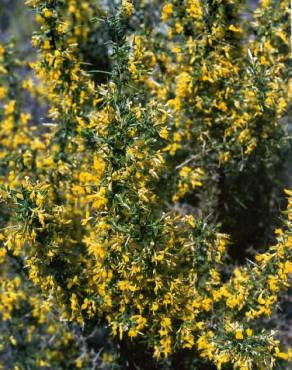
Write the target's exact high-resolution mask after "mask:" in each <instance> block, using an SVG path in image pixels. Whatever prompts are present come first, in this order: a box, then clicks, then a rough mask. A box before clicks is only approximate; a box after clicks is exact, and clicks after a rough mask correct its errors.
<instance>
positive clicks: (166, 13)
mask: <svg viewBox="0 0 292 370" xmlns="http://www.w3.org/2000/svg"><path fill="white" fill-rule="evenodd" d="M172 13H173V5H172V4H171V3H167V4H165V5H164V7H163V8H162V14H161V19H162V20H163V21H164V22H166V21H167V20H168V19H169V18H170V16H171V15H172Z"/></svg>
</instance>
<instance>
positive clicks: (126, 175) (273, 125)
mask: <svg viewBox="0 0 292 370" xmlns="http://www.w3.org/2000/svg"><path fill="white" fill-rule="evenodd" d="M141 3H142V4H137V6H136V4H135V8H134V6H133V3H132V2H131V1H124V0H123V1H121V2H120V6H119V8H118V10H116V11H112V9H107V7H106V6H105V5H104V4H103V3H102V2H101V3H100V4H99V3H95V1H94V2H89V1H81V0H69V1H67V2H63V1H61V2H58V1H53V0H47V1H44V0H29V1H27V4H28V5H30V6H31V7H32V8H33V9H34V10H35V12H36V14H37V21H38V22H39V24H40V25H41V27H40V30H39V31H38V32H37V33H36V34H35V35H34V36H33V45H34V46H35V47H36V48H38V50H39V55H38V59H37V60H36V61H35V62H34V63H33V65H32V67H33V70H34V73H35V74H36V76H37V78H38V79H39V81H40V82H39V85H38V86H35V83H33V82H32V80H29V79H26V80H25V81H12V80H11V78H10V76H11V75H13V76H14V73H12V72H11V70H10V69H9V68H12V67H13V65H12V64H10V63H9V56H10V57H11V53H8V52H6V48H5V47H2V46H1V47H0V73H1V76H0V83H1V85H0V99H1V106H0V138H1V148H0V159H1V171H0V181H1V190H0V195H1V200H2V202H3V206H4V207H3V208H5V209H4V211H3V214H1V223H2V228H3V230H2V231H1V234H0V243H1V245H0V264H1V266H2V265H3V266H6V267H5V268H4V269H3V279H2V281H1V284H0V298H1V299H0V302H1V303H0V315H1V318H2V319H3V321H5V322H6V321H7V322H12V323H13V320H16V318H17V319H18V320H19V316H18V315H19V312H21V314H22V315H23V313H25V315H26V316H25V320H28V321H27V322H25V323H24V324H23V326H21V324H20V323H19V322H18V324H17V325H18V326H17V327H18V331H17V335H16V334H15V333H14V332H9V331H7V334H5V335H6V338H4V340H3V339H2V337H1V336H0V340H1V341H0V346H1V343H2V341H3V342H5V339H6V342H7V338H8V339H9V341H8V342H9V344H8V345H9V346H10V347H11V348H12V347H17V344H18V341H19V340H21V339H20V338H21V333H20V332H21V330H24V331H25V338H26V339H25V340H26V341H27V342H28V343H30V344H29V346H30V345H31V346H33V345H35V343H36V342H38V341H40V343H41V348H42V350H41V351H40V354H39V355H37V356H36V357H35V358H34V362H33V364H34V365H33V366H35V368H41V367H49V368H66V369H67V368H68V369H72V368H73V369H74V368H90V366H91V368H97V367H98V366H100V368H109V369H110V368H113V367H111V366H112V361H114V359H115V355H114V354H113V353H110V354H108V353H107V352H104V353H103V355H102V356H99V353H98V352H97V351H96V352H95V350H96V347H94V345H92V344H90V342H91V340H90V338H91V339H92V338H93V337H94V334H92V333H94V330H97V329H96V327H97V326H99V327H107V328H109V329H110V332H111V337H114V341H113V342H114V343H118V344H119V345H118V347H119V348H120V361H122V359H121V357H122V353H123V348H130V349H133V348H141V346H142V347H143V348H144V350H145V352H146V351H148V350H150V351H151V357H154V358H155V360H153V359H151V361H154V363H157V361H161V363H164V364H169V363H171V361H172V360H173V358H174V357H175V355H176V353H178V354H181V353H184V351H187V350H190V352H191V355H192V357H196V358H192V361H193V362H191V363H192V365H190V368H196V367H195V366H196V363H195V362H194V361H197V364H200V361H201V363H205V362H207V364H210V367H211V366H212V365H211V364H213V365H215V366H216V367H217V368H218V369H222V368H224V366H231V367H232V368H234V369H240V370H253V369H257V368H269V369H272V368H273V366H274V365H275V363H276V361H278V360H279V359H280V360H287V359H289V356H290V355H289V354H287V353H286V352H283V351H284V350H283V349H282V347H281V345H280V343H279V341H278V340H276V339H275V336H274V333H273V332H271V331H270V330H269V329H267V328H265V326H264V324H263V323H262V321H260V320H261V318H262V316H267V317H270V316H271V315H272V313H273V311H274V310H275V308H276V305H277V303H278V302H279V299H280V294H281V292H283V291H284V290H286V289H287V288H288V287H289V277H288V276H289V273H291V272H292V271H291V270H292V269H291V266H292V262H291V246H292V240H291V234H290V232H291V222H292V214H291V211H292V192H291V191H289V190H286V195H287V196H288V198H289V200H288V202H289V203H288V210H287V212H286V215H287V217H286V219H285V221H284V225H283V227H282V228H281V229H277V230H276V239H277V244H276V245H275V246H273V247H270V248H269V249H268V250H267V252H266V253H261V254H258V255H256V256H255V258H254V261H253V262H249V263H245V264H243V266H240V267H236V268H234V267H233V266H230V265H227V262H226V260H225V256H226V254H227V250H228V245H229V243H230V240H231V242H232V241H233V239H232V238H233V235H232V234H231V235H230V236H229V235H227V234H226V233H225V230H224V228H222V230H220V227H219V226H214V223H215V221H214V220H216V217H218V220H216V222H217V221H219V222H221V218H220V217H221V215H222V213H220V212H221V209H219V208H224V206H225V205H224V203H223V202H221V204H219V205H218V203H219V201H218V203H216V206H217V208H216V207H215V206H214V204H212V206H213V208H211V206H210V205H209V203H211V201H212V197H213V196H218V197H220V196H221V195H222V189H221V193H220V189H219V188H215V190H214V187H215V185H214V184H216V185H217V184H218V183H223V184H224V181H225V182H226V183H227V184H229V183H231V185H230V188H231V189H233V188H234V187H236V185H237V183H236V182H235V180H234V179H235V178H236V175H237V174H238V173H240V172H241V171H243V169H246V168H248V166H249V165H253V163H254V164H255V166H256V164H257V163H258V162H260V163H262V162H261V156H262V154H263V153H267V152H269V151H271V152H273V150H274V151H276V149H275V148H274V147H273V146H272V144H271V142H273V143H274V142H275V141H276V139H277V138H278V137H279V136H277V135H280V132H281V128H280V127H279V126H280V125H279V122H280V119H281V117H282V116H283V113H284V111H285V108H286V104H287V102H286V100H287V97H286V96H285V93H284V92H283V91H284V87H285V86H284V82H283V81H284V79H283V77H284V76H285V73H286V72H285V63H286V59H285V50H286V49H285V48H286V46H287V45H286V38H285V37H284V36H283V32H284V28H285V27H286V26H285V24H284V22H282V15H281V12H282V10H283V9H284V11H286V7H285V5H282V4H281V6H280V8H281V9H279V8H277V7H276V6H275V7H276V9H277V11H275V13H274V15H273V17H274V22H275V24H277V27H278V28H277V33H276V34H275V33H274V34H273V35H270V36H269V37H267V34H266V33H267V29H266V27H267V26H266V24H265V19H266V17H267V13H269V12H270V11H271V8H270V2H262V7H260V8H259V9H257V11H256V12H255V13H254V14H253V17H254V18H253V21H254V24H255V25H254V27H258V37H257V38H255V39H251V40H250V41H248V44H247V45H246V42H245V40H244V37H243V34H244V32H247V28H245V25H244V24H243V23H242V22H243V21H241V20H240V19H241V18H240V17H239V14H240V11H241V2H238V4H237V2H236V4H235V2H234V1H231V0H230V1H227V2H226V4H225V3H224V2H222V1H219V0H214V1H213V2H209V3H208V5H206V8H205V7H203V4H202V1H194V0H192V1H191V0H189V1H184V2H177V1H169V2H167V3H166V4H165V5H164V6H163V7H162V13H161V14H160V15H159V17H158V25H157V24H156V22H152V20H148V21H147V22H146V21H145V22H144V21H142V20H141V19H142V18H143V17H142V16H141V14H143V12H147V4H146V3H148V2H145V4H144V2H141ZM211 3H212V4H213V5H212V4H211ZM271 3H272V1H271ZM283 3H284V2H283ZM150 4H151V2H150ZM153 4H157V3H156V1H153ZM148 5H149V4H148ZM231 5H232V9H231V8H230V7H231ZM229 12H231V13H232V14H229ZM130 16H132V17H130ZM236 20H237V22H236ZM139 22H141V24H140V23H139ZM165 22H167V23H165ZM281 22H282V23H281ZM135 27H136V28H137V30H136V29H135ZM167 27H168V31H167V32H166V29H167ZM133 29H135V31H133ZM284 34H285V33H284ZM93 35H95V36H98V37H100V38H101V41H102V40H104V38H107V40H106V41H107V42H105V44H106V45H107V47H108V49H107V50H106V53H105V54H106V57H107V58H108V60H110V62H109V64H108V65H107V67H106V68H107V69H104V70H100V69H99V67H98V66H99V65H103V64H102V62H103V60H102V57H99V58H96V60H95V57H96V55H97V54H96V50H90V49H91V46H92V45H94V43H95V42H96V40H95V39H94V37H93ZM279 42H281V50H280V48H279V50H278V48H277V43H279ZM103 47H104V45H103ZM98 50H102V52H104V49H102V48H101V49H98ZM92 60H95V61H94V63H96V64H94V66H92V63H93V62H92ZM91 66H92V68H91ZM95 66H96V70H95V69H94V68H95ZM17 67H19V66H18V65H16V66H14V68H16V69H17ZM95 72H96V74H95ZM104 75H105V76H107V78H105V76H104ZM15 86H18V87H17V91H15V92H14V94H11V89H13V88H15ZM23 90H26V92H25V93H27V91H28V92H29V93H31V95H32V96H36V95H38V94H41V95H42V96H41V97H40V100H41V101H45V102H46V103H47V104H48V107H49V109H48V117H47V120H48V121H50V122H47V123H46V124H45V125H44V127H40V126H38V125H35V126H33V125H32V124H31V121H32V117H31V116H30V114H29V113H27V112H25V111H22V109H23V107H22V106H21V99H20V98H19V97H20V96H21V94H23ZM18 98H19V99H18ZM275 146H276V144H275ZM273 153H274V152H273ZM226 178H227V179H228V180H230V182H228V181H227V180H226ZM233 181H234V182H233ZM251 181H253V179H251ZM211 190H212V191H211ZM240 191H241V189H239V192H240ZM214 194H215V195H214ZM218 194H219V195H218ZM232 195H233V193H232ZM230 198H232V199H233V198H235V199H236V201H237V203H240V202H241V201H240V199H241V198H240V197H239V198H237V197H236V196H234V197H233V196H232V197H230ZM232 199H230V202H232ZM186 203H189V204H187V205H186ZM205 205H206V207H205ZM208 207H210V208H211V209H212V212H213V213H214V219H213V220H210V218H208V217H209V214H208V212H209V210H210V208H208ZM205 208H206V209H205ZM206 216H208V217H206ZM222 221H223V223H224V220H222ZM16 262H17V263H16ZM17 264H19V266H20V267H18V269H20V271H21V274H20V273H19V272H17V274H16V273H15V271H14V270H13V269H14V265H16V266H18V265H17ZM1 266H0V267H1ZM230 270H231V272H230ZM1 271H2V270H1ZM11 271H14V273H12V272H11ZM11 274H12V275H13V278H12V279H11V280H9V276H10V275H11ZM1 277H2V272H1ZM30 291H31V292H32V293H31V294H30ZM25 306H27V307H25ZM82 330H83V331H82ZM90 331H92V333H91V334H89V335H87V337H85V335H84V336H83V333H90ZM80 333H82V334H80ZM52 338H53V339H52ZM94 338H95V337H94ZM52 342H54V345H53V346H52V345H51V343H52ZM90 346H92V347H90ZM135 346H137V347H135ZM139 346H140V347H139ZM10 347H9V348H10ZM70 347H72V348H71V349H69V348H70ZM29 348H31V347H29ZM43 348H47V350H43ZM63 348H65V350H66V356H69V358H68V364H65V362H66V360H67V357H66V356H65V359H62V351H63ZM251 349H252V350H251ZM0 350H1V347H0ZM194 350H195V351H196V354H195V352H194ZM8 352H9V351H8ZM125 352H127V351H125ZM131 352H135V351H131ZM134 355H135V354H134V353H132V356H134ZM94 361H97V362H94ZM98 361H99V362H98ZM128 361H130V360H129V359H127V360H126V361H125V363H129V364H130V365H129V366H131V364H132V363H135V361H134V360H133V362H132V363H131V362H128ZM17 366H18V365H17ZM127 366H128V365H127ZM133 366H134V365H133ZM191 366H193V367H191Z"/></svg>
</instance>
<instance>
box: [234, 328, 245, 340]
mask: <svg viewBox="0 0 292 370" xmlns="http://www.w3.org/2000/svg"><path fill="white" fill-rule="evenodd" d="M235 338H236V339H238V340H241V339H243V332H242V330H240V329H239V330H236V332H235Z"/></svg>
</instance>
